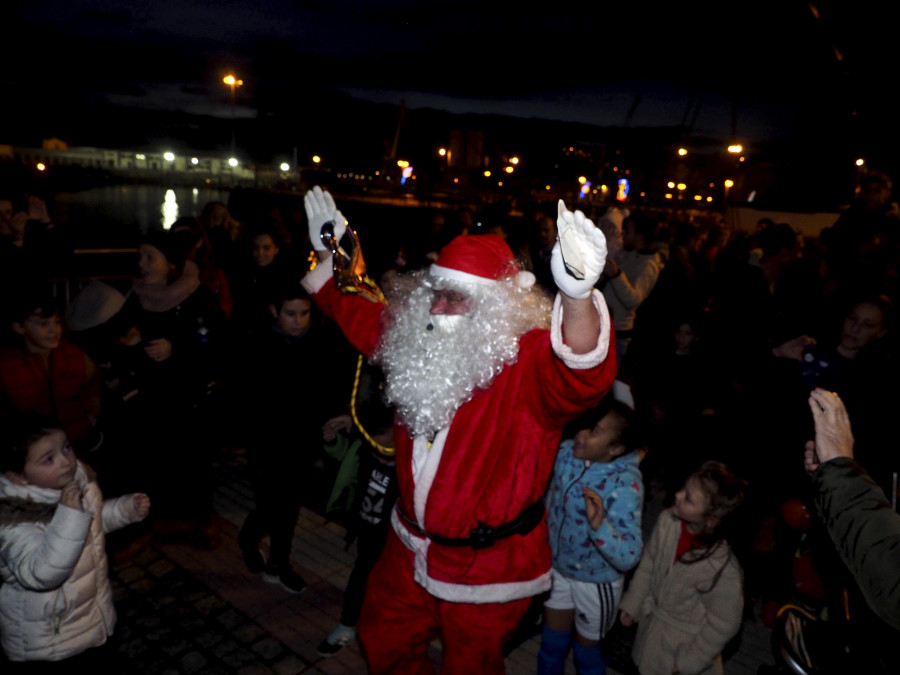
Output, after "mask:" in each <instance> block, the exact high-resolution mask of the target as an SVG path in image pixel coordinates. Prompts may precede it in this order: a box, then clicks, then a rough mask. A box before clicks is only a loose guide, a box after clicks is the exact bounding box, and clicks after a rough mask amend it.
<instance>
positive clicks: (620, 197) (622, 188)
mask: <svg viewBox="0 0 900 675" xmlns="http://www.w3.org/2000/svg"><path fill="white" fill-rule="evenodd" d="M616 185H617V186H618V189H617V190H616V200H617V201H620V202H624V201H625V200H626V199H628V191H629V190H630V189H631V186H630V185H629V184H628V179H627V178H620V179H619V180H617V181H616Z"/></svg>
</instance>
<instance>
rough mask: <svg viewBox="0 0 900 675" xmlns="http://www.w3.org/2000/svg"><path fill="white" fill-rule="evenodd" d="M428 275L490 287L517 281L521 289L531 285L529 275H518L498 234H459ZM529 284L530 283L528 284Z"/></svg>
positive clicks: (532, 276) (445, 248) (442, 250)
mask: <svg viewBox="0 0 900 675" xmlns="http://www.w3.org/2000/svg"><path fill="white" fill-rule="evenodd" d="M431 274H432V275H434V276H436V277H440V278H442V279H448V280H451V281H462V282H466V283H470V284H478V285H479V286H490V285H493V284H495V283H497V282H499V281H501V280H502V279H507V278H509V277H517V280H516V281H517V283H518V285H519V286H520V287H522V288H528V287H530V286H531V285H533V284H534V275H533V274H531V272H521V271H520V270H519V267H518V265H516V261H515V259H514V258H513V254H512V251H511V250H510V248H509V246H507V244H506V241H504V239H503V237H501V236H500V235H499V234H462V235H460V236H458V237H456V238H455V239H453V241H451V242H450V243H449V244H447V245H446V246H445V247H444V248H443V249H441V254H440V256H439V257H438V260H437V262H436V263H434V264H433V265H432V266H431ZM529 281H530V283H529Z"/></svg>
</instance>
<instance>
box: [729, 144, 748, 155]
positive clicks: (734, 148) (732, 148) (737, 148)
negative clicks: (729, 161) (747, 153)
mask: <svg viewBox="0 0 900 675" xmlns="http://www.w3.org/2000/svg"><path fill="white" fill-rule="evenodd" d="M743 151H744V146H742V145H738V144H734V145H729V146H728V152H730V153H731V154H733V155H739V154H741V153H742V152H743Z"/></svg>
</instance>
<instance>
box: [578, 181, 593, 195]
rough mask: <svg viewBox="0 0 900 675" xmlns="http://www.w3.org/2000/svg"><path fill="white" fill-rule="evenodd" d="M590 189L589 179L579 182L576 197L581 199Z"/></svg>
mask: <svg viewBox="0 0 900 675" xmlns="http://www.w3.org/2000/svg"><path fill="white" fill-rule="evenodd" d="M590 189H591V181H589V180H586V181H585V182H584V183H582V184H581V192H579V193H578V199H583V198H584V196H585V195H586V194H587V193H588V192H589V191H590Z"/></svg>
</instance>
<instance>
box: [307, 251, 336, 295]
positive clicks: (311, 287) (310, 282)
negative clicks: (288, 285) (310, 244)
mask: <svg viewBox="0 0 900 675" xmlns="http://www.w3.org/2000/svg"><path fill="white" fill-rule="evenodd" d="M333 275H334V271H333V270H332V269H331V258H329V259H328V260H327V261H326V262H325V263H319V264H318V265H316V267H315V269H314V270H312V271H311V272H310V273H309V274H307V275H306V276H305V277H303V279H302V280H301V281H300V285H301V286H303V288H304V289H306V292H307V293H310V294H313V293H318V292H319V291H321V290H322V287H323V286H324V285H325V284H327V283H328V280H329V279H331V278H332V276H333Z"/></svg>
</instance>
